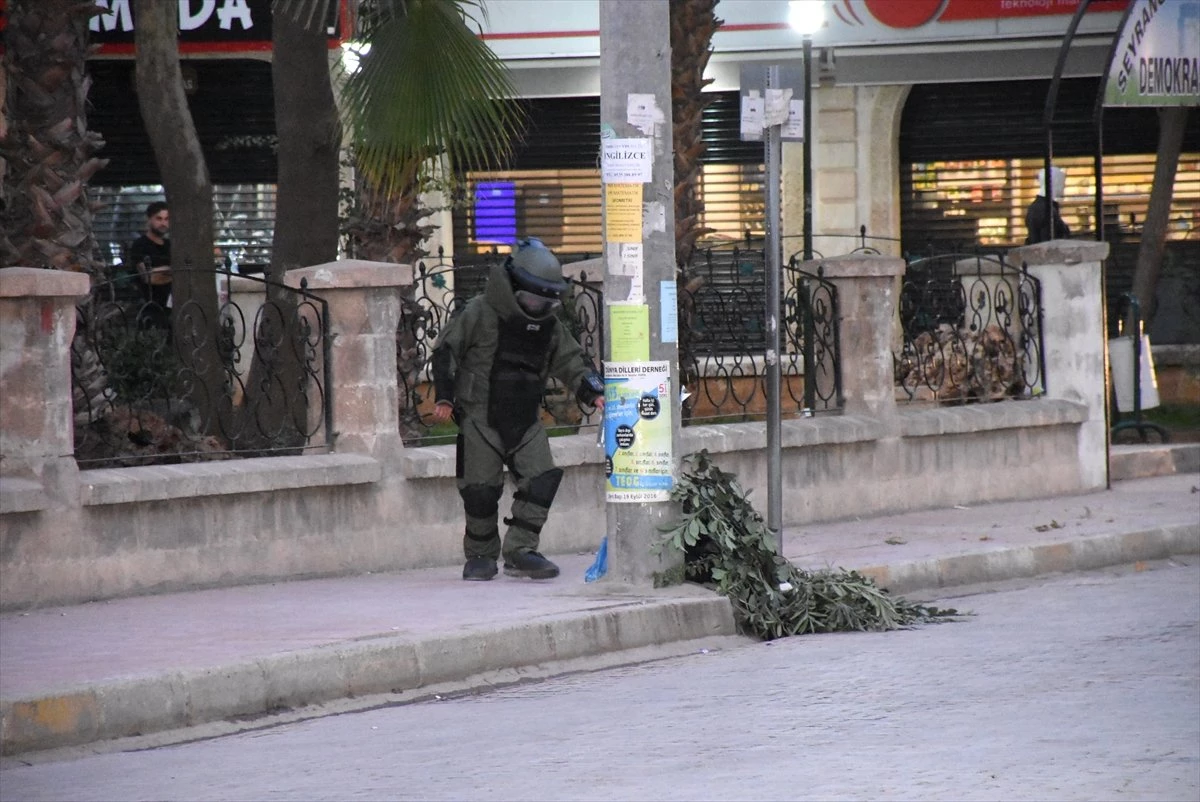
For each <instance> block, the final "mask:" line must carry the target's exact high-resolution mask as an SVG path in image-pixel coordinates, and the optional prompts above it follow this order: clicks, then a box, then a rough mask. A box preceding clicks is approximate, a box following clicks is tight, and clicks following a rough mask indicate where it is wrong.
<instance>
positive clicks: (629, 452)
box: [604, 362, 675, 503]
mask: <svg viewBox="0 0 1200 802" xmlns="http://www.w3.org/2000/svg"><path fill="white" fill-rule="evenodd" d="M673 466H674V459H673V455H672V453H671V363H670V362H605V363H604V477H605V478H604V486H605V491H606V494H605V495H606V498H607V500H608V501H612V502H635V503H636V502H643V501H667V500H669V499H670V497H671V489H672V488H673V487H674V486H675V480H674V473H673V470H672V469H673Z"/></svg>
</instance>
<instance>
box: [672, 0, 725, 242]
mask: <svg viewBox="0 0 1200 802" xmlns="http://www.w3.org/2000/svg"><path fill="white" fill-rule="evenodd" d="M716 7H717V0H671V3H670V10H671V124H672V126H673V131H674V137H673V139H674V146H675V260H676V261H677V262H678V263H679V264H680V265H687V264H688V263H689V262H690V261H691V258H692V250H693V248H694V247H695V245H696V240H697V239H699V238H700V237H703V236H704V235H705V234H709V233H711V232H712V231H713V229H711V228H704V227H702V226H701V225H700V216H701V215H702V214H703V213H704V201H703V200H702V199H701V197H700V193H699V182H700V174H701V170H702V167H703V165H702V163H701V160H702V158H703V157H704V153H705V151H706V150H708V148H707V146H706V145H705V144H704V120H703V116H704V110H705V109H706V108H708V105H709V104H710V103H712V96H711V95H708V96H706V95H705V94H704V87H706V86H708V85H709V84H710V83H712V81H713V79H712V78H708V79H706V78H705V77H704V70H705V69H706V68H707V67H708V59H709V57H710V56H711V55H712V52H713V49H712V38H713V34H715V33H716V32H717V29H718V28H719V27H721V24H722V21H721V20H719V19H717V15H716Z"/></svg>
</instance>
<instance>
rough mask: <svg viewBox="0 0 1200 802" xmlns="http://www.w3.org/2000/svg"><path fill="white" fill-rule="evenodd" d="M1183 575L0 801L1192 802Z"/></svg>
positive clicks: (364, 726)
mask: <svg viewBox="0 0 1200 802" xmlns="http://www.w3.org/2000/svg"><path fill="white" fill-rule="evenodd" d="M1185 562H1186V563H1189V564H1185ZM1196 562H1197V561H1196V560H1195V559H1193V558H1187V560H1186V561H1185V560H1178V559H1177V560H1175V561H1172V562H1167V563H1156V564H1152V565H1148V566H1139V568H1144V569H1145V570H1140V571H1132V570H1123V571H1117V570H1113V571H1105V572H1095V573H1088V574H1077V575H1072V576H1063V577H1057V578H1053V579H1050V580H1045V581H1039V582H1031V583H1026V584H1023V585H1008V586H1004V587H999V588H992V589H990V590H989V591H988V592H985V593H979V594H977V595H971V596H965V597H960V598H957V599H953V600H949V601H947V603H948V604H951V605H953V606H957V607H959V608H960V609H967V610H971V611H973V612H974V613H975V615H974V616H973V617H970V618H966V619H964V620H963V621H962V622H959V623H953V624H945V625H935V626H928V627H925V628H922V629H918V630H913V631H904V632H892V633H882V634H875V633H854V634H842V635H827V636H815V637H812V636H810V637H801V638H791V639H787V640H783V641H776V642H775V643H771V644H757V643H756V644H752V645H747V646H745V647H743V648H735V649H732V650H727V651H720V652H711V653H708V654H695V655H690V656H688V657H684V658H678V659H674V660H669V661H663V662H658V663H652V664H645V665H639V666H629V667H624V668H619V669H612V670H607V671H602V672H597V673H587V674H576V675H572V676H566V677H560V678H558V679H554V680H550V681H547V682H543V683H540V684H534V685H524V686H516V687H510V688H507V689H501V690H497V691H494V692H491V693H488V694H484V695H478V696H470V697H460V698H453V699H444V700H441V701H431V702H426V703H420V704H412V705H407V706H402V707H393V708H387V709H379V710H373V711H369V712H365V713H356V714H348V715H342V716H336V717H331V718H325V719H320V720H315V721H308V722H303V723H297V724H291V725H287V726H283V727H277V728H274V729H269V730H260V731H254V732H246V733H242V734H239V735H236V736H229V737H224V738H217V739H214V740H209V741H202V742H196V743H191V744H184V745H179V746H172V747H164V748H160V749H154V750H149V751H143V752H123V753H120V752H118V753H109V754H88V753H85V752H82V751H81V752H78V753H77V756H76V757H75V758H74V759H68V760H60V761H57V762H46V763H39V764H35V765H29V766H14V765H13V764H12V763H11V762H10V763H9V764H8V768H7V770H5V771H4V772H3V775H2V777H0V798H3V799H4V800H42V799H61V800H114V799H122V800H140V799H163V800H172V799H180V800H234V799H255V800H270V799H305V800H309V799H312V800H316V799H337V800H343V799H430V800H433V799H471V800H484V799H503V800H515V799H555V800H560V799H561V800H566V799H599V800H621V799H654V800H672V799H679V800H698V799H764V800H780V799H817V800H834V799H871V800H875V799H914V800H1075V799H1078V800H1114V799H1122V800H1156V801H1162V800H1196V799H1200V567H1198V566H1197V565H1196V564H1195V563H1196Z"/></svg>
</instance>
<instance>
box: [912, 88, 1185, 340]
mask: <svg viewBox="0 0 1200 802" xmlns="http://www.w3.org/2000/svg"><path fill="white" fill-rule="evenodd" d="M1049 85H1050V82H1049V81H1048V80H1040V81H993V82H980V83H968V84H933V85H922V86H914V87H913V88H912V91H911V92H910V94H909V97H908V100H907V102H906V104H905V107H904V112H903V116H902V119H901V133H900V196H901V200H900V211H901V223H900V225H901V241H902V248H903V250H904V252H905V253H906V254H908V255H910V256H918V255H920V254H922V253H928V252H931V251H935V252H952V251H960V250H970V249H974V248H977V247H982V248H984V249H989V248H990V249H1004V248H1008V247H1011V246H1014V245H1020V244H1022V243H1023V242H1024V240H1025V236H1026V228H1025V211H1026V209H1027V208H1028V207H1029V205H1030V204H1031V203H1032V202H1033V199H1034V197H1035V196H1036V195H1037V192H1038V175H1039V173H1040V172H1041V171H1042V170H1043V168H1044V161H1043V160H1044V153H1045V134H1044V131H1043V128H1042V114H1043V108H1044V105H1045V100H1046V93H1047V91H1048V89H1049ZM1098 85H1099V79H1098V78H1074V79H1068V80H1064V81H1063V82H1062V84H1061V87H1060V90H1059V95H1058V98H1059V102H1058V107H1057V110H1056V114H1055V123H1054V127H1053V146H1054V163H1055V164H1056V165H1057V166H1060V167H1063V168H1065V169H1066V171H1067V192H1066V197H1065V199H1064V201H1063V203H1062V214H1063V218H1064V220H1065V221H1066V222H1067V224H1068V225H1069V226H1070V227H1071V232H1072V237H1073V238H1080V237H1082V238H1093V237H1094V236H1095V231H1096V228H1097V226H1096V212H1095V166H1094V155H1093V154H1094V151H1095V147H1096V136H1097V132H1096V129H1095V124H1094V122H1093V109H1094V103H1095V99H1096V92H1097V88H1098ZM1103 145H1104V156H1103V165H1102V169H1103V176H1102V178H1103V194H1104V235H1105V236H1104V238H1105V240H1106V241H1107V242H1108V243H1109V244H1110V255H1109V258H1108V260H1107V262H1106V291H1107V294H1108V306H1109V318H1110V325H1115V320H1116V315H1115V311H1116V308H1117V304H1118V302H1119V298H1120V295H1121V293H1124V292H1128V291H1129V290H1130V288H1131V287H1132V284H1133V271H1134V267H1135V264H1136V258H1137V249H1138V245H1139V242H1140V233H1141V227H1142V224H1143V222H1144V220H1145V217H1146V209H1147V204H1148V202H1149V193H1150V188H1151V185H1152V182H1153V176H1154V167H1155V161H1156V158H1157V156H1156V151H1157V147H1158V117H1157V112H1156V110H1154V109H1125V108H1114V109H1106V110H1105V112H1104V115H1103ZM1170 218H1171V222H1170V227H1169V229H1168V242H1167V253H1166V255H1165V258H1164V260H1165V263H1166V264H1167V265H1168V266H1169V267H1170V269H1172V270H1178V271H1180V273H1181V274H1182V275H1192V276H1195V275H1200V110H1197V109H1191V110H1190V111H1189V115H1188V122H1187V128H1186V130H1185V134H1184V141H1183V148H1182V154H1181V157H1180V161H1179V166H1178V169H1177V171H1176V177H1175V185H1174V190H1173V194H1172V204H1171V215H1170Z"/></svg>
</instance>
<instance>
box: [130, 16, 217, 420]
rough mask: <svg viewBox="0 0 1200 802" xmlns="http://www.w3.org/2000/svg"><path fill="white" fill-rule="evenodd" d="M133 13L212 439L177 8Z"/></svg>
mask: <svg viewBox="0 0 1200 802" xmlns="http://www.w3.org/2000/svg"><path fill="white" fill-rule="evenodd" d="M134 8H135V15H134V18H135V20H136V24H135V28H134V44H135V47H136V51H137V56H136V58H137V95H138V107H139V108H140V109H141V112H142V122H143V124H144V125H145V126H146V132H147V134H148V135H149V137H150V144H151V146H152V147H153V149H154V159H155V161H156V162H157V164H158V173H159V175H160V176H161V178H162V183H163V187H164V188H165V190H166V193H167V202H168V203H169V204H170V207H171V224H172V225H171V261H172V262H173V264H172V268H174V270H173V272H172V282H171V296H172V300H171V304H172V313H171V319H172V330H173V332H174V337H175V345H176V350H177V351H178V352H179V356H180V358H181V360H182V361H183V363H184V366H185V368H186V369H188V370H189V371H192V372H194V374H195V381H194V382H192V383H191V392H190V399H189V400H191V401H192V403H193V404H194V405H195V406H196V409H197V411H198V412H199V415H200V420H201V421H202V423H201V427H202V430H203V431H204V432H206V433H210V434H211V433H213V432H214V431H215V426H216V421H217V410H218V404H219V400H220V398H221V395H222V393H223V389H224V384H225V372H224V369H223V367H222V365H221V362H220V358H219V354H218V350H217V330H218V321H217V287H216V281H215V276H214V274H213V272H212V268H213V264H214V257H213V191H212V181H211V179H210V178H209V175H208V165H207V163H206V162H205V160H204V153H203V152H202V151H201V149H200V139H199V137H198V136H197V134H196V126H195V124H194V123H193V121H192V113H191V110H190V109H189V108H188V104H187V98H186V96H185V94H184V89H183V74H182V72H181V70H180V66H179V50H178V36H179V6H178V4H176V3H168V2H162V0H136V5H135V6H134ZM189 266H190V267H191V268H194V269H192V270H188V269H186V268H188V267H189Z"/></svg>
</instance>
